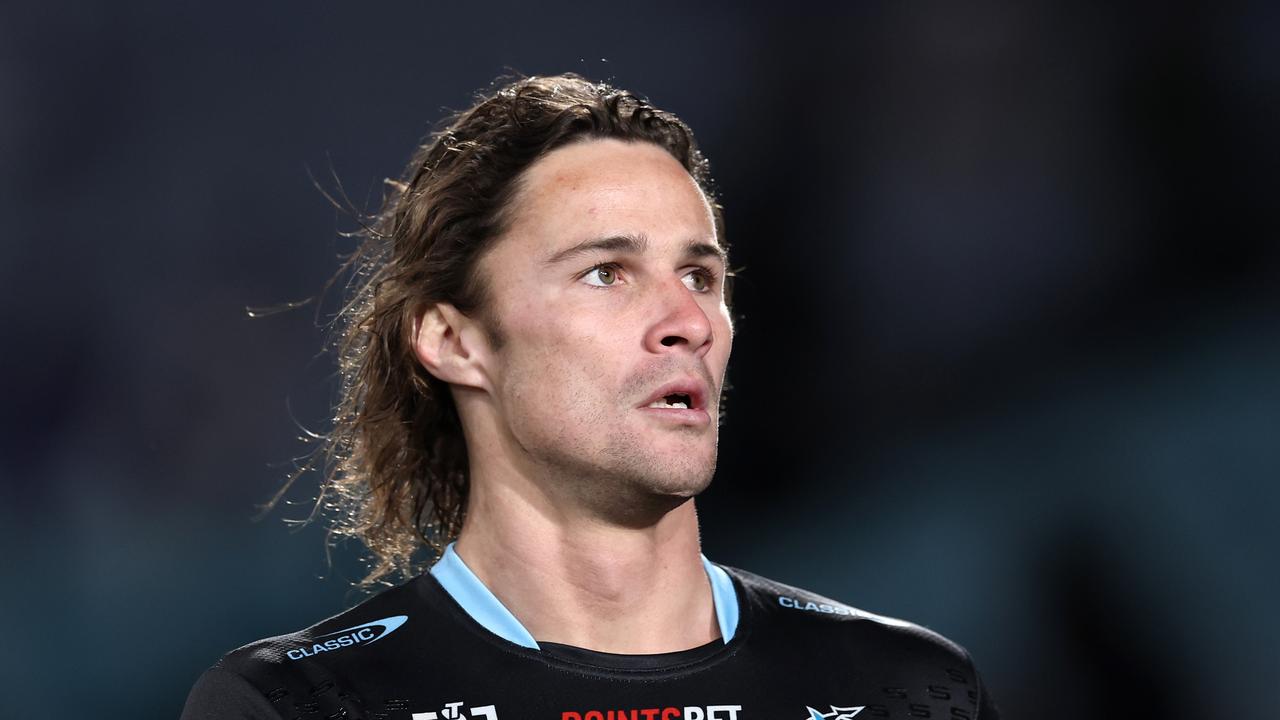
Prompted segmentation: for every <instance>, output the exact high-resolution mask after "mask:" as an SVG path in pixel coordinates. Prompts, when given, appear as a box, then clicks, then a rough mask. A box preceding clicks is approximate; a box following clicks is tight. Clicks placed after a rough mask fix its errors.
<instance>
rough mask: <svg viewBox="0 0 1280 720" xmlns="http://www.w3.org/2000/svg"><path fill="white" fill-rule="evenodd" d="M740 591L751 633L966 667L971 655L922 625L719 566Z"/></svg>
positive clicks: (740, 570) (751, 573) (736, 569)
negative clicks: (752, 619)
mask: <svg viewBox="0 0 1280 720" xmlns="http://www.w3.org/2000/svg"><path fill="white" fill-rule="evenodd" d="M721 567H724V569H725V570H726V571H727V572H728V573H729V574H730V576H732V577H733V578H734V579H735V580H736V581H737V582H738V584H739V585H740V586H741V588H742V591H743V598H742V599H743V601H744V602H745V603H746V604H747V605H748V607H749V611H750V612H751V613H752V614H753V615H754V616H755V622H754V627H755V629H754V631H753V632H757V633H760V632H762V633H766V634H770V633H772V634H777V635H780V636H782V637H789V638H793V639H797V638H799V637H805V638H808V640H807V641H808V642H819V643H824V644H825V643H826V642H836V643H841V644H847V643H848V642H849V641H850V640H851V639H854V640H856V641H857V643H858V644H859V647H862V648H868V649H874V650H875V651H876V652H880V653H884V652H890V653H892V654H893V655H895V656H902V655H915V656H918V657H921V658H922V659H923V658H928V659H930V660H937V661H942V662H946V663H948V664H958V665H964V666H967V665H969V663H970V660H969V655H968V653H967V652H966V651H965V649H964V648H962V647H961V646H960V645H958V644H956V643H955V642H953V641H951V640H950V639H948V638H946V637H944V636H943V635H941V634H939V633H937V632H935V631H933V630H930V629H929V628H926V627H924V626H922V625H918V624H916V623H913V622H910V621H907V620H902V619H899V618H896V617H891V616H888V615H881V614H878V613H873V612H868V611H866V610H862V609H860V608H857V607H854V606H853V605H849V604H847V603H844V602H841V601H839V600H834V599H832V598H829V597H826V596H824V595H820V594H818V593H815V592H812V591H810V590H805V589H803V588H799V587H796V586H794V585H788V584H786V583H782V582H778V581H777V580H772V579H770V578H767V577H764V576H762V575H758V574H756V573H753V572H749V571H746V570H742V569H739V568H733V567H728V566H721Z"/></svg>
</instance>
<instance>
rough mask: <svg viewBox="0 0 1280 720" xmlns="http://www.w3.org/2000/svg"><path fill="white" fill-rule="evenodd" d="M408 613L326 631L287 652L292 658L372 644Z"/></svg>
mask: <svg viewBox="0 0 1280 720" xmlns="http://www.w3.org/2000/svg"><path fill="white" fill-rule="evenodd" d="M408 619H409V616H408V615H393V616H392V617H389V618H382V619H381V620H374V621H373V622H368V623H365V624H363V625H356V626H355V627H349V628H344V629H342V630H335V631H333V632H331V633H326V634H324V635H321V636H319V637H317V638H315V639H313V640H312V641H311V642H310V643H308V644H306V645H302V646H300V647H296V648H294V649H292V650H290V651H289V652H287V653H285V655H287V656H288V657H289V659H290V660H301V659H302V658H307V657H314V656H316V655H319V654H320V653H327V652H333V651H334V650H341V649H342V648H347V647H352V646H354V645H372V644H373V643H376V642H378V641H379V640H381V639H382V638H384V637H386V636H388V635H390V634H391V633H393V632H395V631H396V628H398V627H400V626H401V625H403V624H404V621H405V620H408Z"/></svg>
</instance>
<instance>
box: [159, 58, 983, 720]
mask: <svg viewBox="0 0 1280 720" xmlns="http://www.w3.org/2000/svg"><path fill="white" fill-rule="evenodd" d="M711 190H712V189H711V184H710V176H709V174H708V168H707V163H706V161H705V159H704V158H703V156H702V155H701V153H700V152H699V151H698V149H697V147H696V145H695V142H694V138H693V134H692V132H691V131H690V129H689V128H688V127H687V126H686V125H685V124H684V123H683V122H682V121H680V120H679V119H678V118H676V117H675V116H674V115H672V114H670V113H668V112H664V111H662V110H659V109H657V108H655V107H654V106H652V105H650V104H649V103H648V102H647V101H645V100H643V99H641V98H638V97H637V96H635V95H633V94H630V93H627V92H624V91H622V90H619V89H615V88H613V87H610V86H608V85H604V84H595V83H591V82H588V81H586V80H584V79H582V78H580V77H577V76H574V75H564V76H557V77H535V78H525V79H520V80H517V81H514V82H512V83H510V84H507V85H504V86H502V87H500V88H498V89H496V90H495V91H493V92H491V93H489V94H488V95H485V96H483V97H481V98H479V99H478V101H477V102H476V104H475V105H474V106H473V107H471V108H470V109H469V110H466V111H464V112H462V113H461V114H459V115H458V116H457V117H456V118H454V119H453V121H452V123H451V124H450V125H449V126H448V127H446V128H445V129H443V130H442V131H440V132H438V133H436V134H434V135H432V136H431V137H429V138H428V139H427V140H426V141H425V143H424V144H423V146H422V147H420V148H419V150H418V152H417V154H416V156H415V157H414V158H413V160H412V161H411V163H410V164H409V166H408V168H407V170H406V172H405V174H404V176H403V178H402V179H401V180H399V181H396V182H394V183H391V189H390V191H389V195H388V198H387V200H386V203H385V206H384V208H383V210H382V211H381V213H380V214H379V215H378V216H377V217H376V218H375V220H374V221H373V222H372V223H371V224H370V225H369V227H368V228H367V232H366V238H365V241H364V244H363V246H362V249H361V251H360V252H359V254H358V255H357V256H356V257H355V258H354V259H353V261H352V262H353V263H355V265H356V270H357V273H356V277H357V278H359V282H358V284H357V288H356V290H355V292H354V295H353V297H352V298H351V302H350V303H349V304H348V305H347V306H346V308H345V310H344V315H343V322H344V323H345V325H344V327H345V335H344V337H343V343H342V345H341V349H340V357H339V360H340V365H341V370H342V373H343V378H344V382H343V386H342V387H343V395H342V398H341V401H340V403H339V406H338V412H337V415H336V419H335V424H334V429H333V432H332V433H331V434H330V435H329V436H328V443H329V444H328V446H327V449H328V454H327V457H328V458H329V460H330V465H329V473H328V475H327V476H326V482H325V489H324V494H323V496H322V498H321V503H322V504H323V505H324V506H325V507H335V508H337V509H338V512H337V513H336V514H335V515H334V520H335V522H336V523H337V526H336V531H337V532H338V533H339V534H345V535H349V536H353V537H356V538H359V539H360V540H362V541H363V542H364V543H365V544H366V545H367V546H368V548H369V549H370V551H371V557H372V558H373V559H374V561H375V562H374V564H373V566H372V570H371V573H370V576H369V578H367V579H366V580H367V581H368V582H378V581H383V580H385V579H386V578H387V577H391V576H395V575H397V574H403V575H406V576H408V577H411V579H410V580H408V581H407V582H405V583H403V584H400V585H398V586H396V587H394V588H392V589H390V590H386V591H384V592H382V593H380V594H378V595H375V596H373V597H372V598H370V599H368V600H366V601H365V602H363V603H361V604H359V605H357V606H356V607H355V608H353V609H351V610H349V611H347V612H344V613H341V614H339V615H337V616H335V617H332V618H329V619H327V620H324V621H321V622H319V623H317V624H315V625H312V626H310V627H308V628H306V629H304V630H301V631H298V632H294V633H291V634H288V635H281V636H278V637H273V638H269V639H266V640H261V641H258V642H255V643H251V644H249V645H247V646H245V647H242V648H240V649H238V650H235V651H232V652H231V653H229V654H228V655H226V656H225V657H223V658H222V659H221V660H220V661H219V662H218V663H217V664H216V665H215V666H213V667H212V668H211V669H209V670H208V671H207V672H205V673H204V675H202V676H201V677H200V679H199V680H198V681H197V683H196V685H195V687H194V688H193V689H192V691H191V694H190V697H189V699H188V701H187V706H186V709H185V712H184V715H183V717H184V718H188V719H191V720H194V719H196V718H273V719H276V718H280V719H291V718H344V717H345V718H380V719H385V720H439V719H441V718H446V719H448V720H456V719H457V718H488V719H489V720H497V719H499V718H501V719H502V720H513V719H518V718H545V719H546V720H624V719H625V720H755V719H759V720H766V719H768V720H779V719H781V720H786V719H787V718H791V719H793V720H802V719H805V718H807V719H809V720H819V719H821V718H825V719H827V720H844V719H847V718H852V717H859V718H874V717H881V718H884V717H888V718H929V717H932V718H948V719H950V720H976V719H979V718H980V719H981V720H993V719H994V718H996V711H995V709H994V705H993V704H992V702H991V700H990V698H989V696H988V694H987V693H986V691H985V690H984V688H983V685H982V682H981V680H980V678H979V675H978V672H977V670H976V669H975V667H974V665H973V662H972V661H971V659H970V657H969V656H968V654H967V653H966V652H965V651H964V650H963V649H961V648H960V647H959V646H957V645H955V644H954V643H952V642H950V641H948V640H946V639H944V638H943V637H941V636H939V635H937V634H935V633H933V632H931V631H929V630H926V629H923V628H921V627H919V626H916V625H913V624H910V623H907V622H903V621H900V620H894V619H891V618H886V617H881V616H877V615H873V614H870V613H867V612H863V611H861V610H857V609H854V608H852V607H850V606H848V605H845V604H843V603H840V602H837V601H835V600H831V599H827V598H823V597H819V596H817V595H815V594H813V593H810V592H806V591H804V590H801V589H798V588H794V587H788V586H786V585H782V584H779V583H776V582H773V581H771V580H768V579H765V578H762V577H759V576H757V575H753V574H751V573H748V572H745V571H742V570H738V569H734V568H730V567H725V566H721V565H717V564H715V563H713V562H710V561H709V560H708V559H707V558H705V557H703V556H702V554H701V552H700V549H699V541H698V520H697V515H696V513H695V509H694V500H693V499H694V497H695V496H696V495H697V494H698V493H699V492H701V491H702V490H703V489H704V488H706V487H707V484H708V483H709V482H710V481H711V477H712V474H713V472H714V469H715V464H716V446H717V431H718V425H719V418H720V402H721V393H722V390H723V387H724V378H725V369H726V367H727V365H728V361H729V353H730V348H731V346H732V342H733V324H732V321H731V317H730V312H729V307H728V304H727V295H726V287H727V282H728V279H729V277H728V276H729V262H728V246H727V244H726V241H725V237H724V232H723V223H722V221H721V208H720V206H719V205H718V203H717V202H716V199H715V197H714V196H713V193H712V191H711ZM422 553H426V554H427V555H429V556H430V557H431V558H432V559H433V560H434V563H433V564H432V565H431V566H430V568H429V570H427V571H426V572H422V573H420V574H415V570H414V564H413V563H414V561H415V557H418V556H420V555H421V554H422Z"/></svg>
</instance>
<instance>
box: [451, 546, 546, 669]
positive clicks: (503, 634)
mask: <svg viewBox="0 0 1280 720" xmlns="http://www.w3.org/2000/svg"><path fill="white" fill-rule="evenodd" d="M431 575H432V576H433V577H435V579H436V580H437V581H439V582H440V586H441V587H443V588H444V590H445V592H447V593H449V595H450V596H451V597H452V598H453V599H454V600H456V601H457V603H458V604H459V605H461V606H462V609H463V610H465V611H467V614H468V615H470V616H471V619H472V620H475V621H476V622H478V623H480V625H481V626H482V627H484V629H486V630H488V631H489V632H491V633H493V634H494V635H497V636H498V637H500V638H502V639H503V640H508V641H510V642H513V643H515V644H517V645H521V646H523V647H527V648H530V649H533V650H538V649H539V648H538V642H537V641H536V640H534V639H533V636H532V635H530V634H529V631H528V630H526V629H525V628H524V625H521V624H520V621H519V620H517V619H516V616H515V615H512V614H511V611H510V610H508V609H507V608H506V606H505V605H503V604H502V601H501V600H499V599H498V598H497V597H495V596H494V594H493V593H491V592H489V588H487V587H485V586H484V583H482V582H480V578H478V577H476V576H475V573H473V572H471V568H469V567H467V564H466V563H464V562H462V558H460V557H458V553H456V552H454V551H453V543H449V547H447V548H445V549H444V555H441V556H440V560H439V562H437V563H436V564H435V565H432V566H431Z"/></svg>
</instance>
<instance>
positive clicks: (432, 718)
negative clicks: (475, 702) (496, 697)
mask: <svg viewBox="0 0 1280 720" xmlns="http://www.w3.org/2000/svg"><path fill="white" fill-rule="evenodd" d="M466 707H467V706H466V703H461V702H451V703H445V704H444V708H442V709H441V710H440V712H435V711H431V712H417V713H414V714H413V720H441V718H443V720H459V718H465V717H474V718H486V720H498V711H497V710H495V709H494V706H492V705H479V706H477V707H473V708H471V709H470V710H468V711H465V712H464V710H466Z"/></svg>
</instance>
